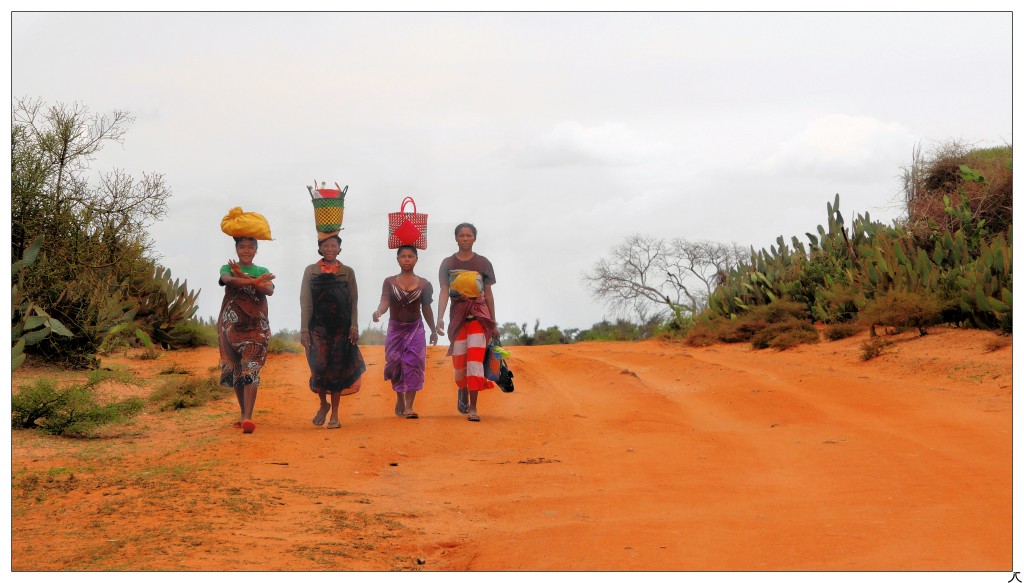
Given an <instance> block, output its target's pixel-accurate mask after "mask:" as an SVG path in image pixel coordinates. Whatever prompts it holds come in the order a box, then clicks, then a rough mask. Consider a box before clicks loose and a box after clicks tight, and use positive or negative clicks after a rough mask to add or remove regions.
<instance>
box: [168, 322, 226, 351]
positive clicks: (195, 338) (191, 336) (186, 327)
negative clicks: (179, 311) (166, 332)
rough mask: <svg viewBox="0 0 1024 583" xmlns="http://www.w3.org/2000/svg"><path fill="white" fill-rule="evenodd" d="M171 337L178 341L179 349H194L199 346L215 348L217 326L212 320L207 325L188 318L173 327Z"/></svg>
mask: <svg viewBox="0 0 1024 583" xmlns="http://www.w3.org/2000/svg"><path fill="white" fill-rule="evenodd" d="M172 335H173V336H174V337H175V338H177V339H178V343H177V346H178V347H180V348H196V347H199V346H217V325H216V323H214V322H213V321H212V320H211V322H209V323H207V322H205V321H203V320H201V319H196V318H190V319H188V320H185V321H184V322H179V323H178V324H177V325H175V326H174V328H173V332H172Z"/></svg>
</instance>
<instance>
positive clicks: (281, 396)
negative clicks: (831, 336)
mask: <svg viewBox="0 0 1024 583" xmlns="http://www.w3.org/2000/svg"><path fill="white" fill-rule="evenodd" d="M985 338H986V337H985V336H981V335H977V334H974V333H968V332H964V331H956V333H955V334H952V333H951V334H935V335H934V336H929V337H926V338H924V339H922V340H921V341H917V340H914V341H905V342H903V341H901V342H900V343H899V344H898V345H897V346H896V347H895V348H894V350H895V351H898V353H894V354H893V355H889V356H886V355H883V356H882V357H880V358H879V359H876V360H874V361H871V362H867V363H865V362H862V361H860V360H859V357H858V351H859V348H858V345H859V342H860V341H862V340H863V338H859V339H858V338H855V339H849V340H844V341H840V342H835V343H827V344H821V345H816V346H806V347H799V348H797V349H793V350H790V351H786V352H781V353H780V352H774V351H752V350H750V349H749V347H747V346H741V345H720V346H714V347H709V348H700V349H694V348H687V347H682V346H679V345H674V344H667V343H659V342H644V343H638V344H620V343H581V344H576V345H571V346H534V347H511V350H512V353H513V355H512V358H511V359H510V363H511V366H512V369H513V371H514V372H515V375H516V377H515V381H516V391H515V392H514V393H512V394H503V393H500V392H498V391H497V390H494V391H487V392H486V393H484V394H483V395H482V396H481V407H480V411H481V415H482V416H483V421H482V422H481V423H469V422H467V421H466V419H465V417H464V416H462V415H460V414H458V413H457V412H456V411H455V406H454V405H455V403H454V401H455V391H454V384H453V383H452V381H451V372H450V370H449V366H450V365H449V364H448V359H447V358H446V357H445V356H444V348H440V347H435V348H431V349H430V351H429V353H428V370H427V385H426V387H425V389H424V391H423V392H422V393H421V395H420V396H419V398H417V402H416V410H417V411H418V412H419V413H420V415H421V418H420V419H419V420H415V421H413V420H406V419H400V418H397V417H395V416H394V414H393V412H392V407H393V402H394V401H393V399H394V397H393V395H394V393H393V392H392V391H391V390H390V387H389V386H388V384H387V383H385V382H384V380H383V378H382V373H381V366H382V364H383V356H382V350H381V348H380V347H364V356H365V358H366V360H367V363H368V371H367V375H365V377H364V384H363V388H362V390H361V391H360V393H358V394H357V395H354V396H351V397H346V398H344V399H342V415H341V421H342V424H343V427H342V429H340V430H326V429H319V428H315V427H313V426H312V424H311V423H310V418H311V417H312V415H313V412H314V411H315V409H316V403H317V399H316V397H315V396H314V395H313V394H312V393H310V392H309V390H308V388H307V386H306V381H307V378H308V370H307V368H306V365H305V362H304V359H303V357H302V356H301V355H275V356H272V357H271V358H270V360H269V361H268V363H267V367H266V368H265V372H264V385H263V387H262V388H261V391H260V396H259V400H258V401H257V411H256V419H257V424H258V429H257V431H256V433H255V434H253V435H248V436H243V435H242V434H241V433H239V432H238V431H237V430H234V429H231V428H230V423H231V421H233V418H232V417H233V415H234V414H235V413H234V412H235V411H236V408H235V407H236V406H235V404H234V403H233V400H232V399H226V400H223V401H220V402H215V403H212V404H210V405H208V406H207V407H204V408H202V409H199V410H186V411H181V412H175V413H157V414H148V415H146V416H145V417H144V418H143V419H140V421H139V422H138V423H137V424H136V426H134V428H132V429H131V431H132V432H134V433H133V434H132V435H131V436H130V437H127V438H124V439H118V440H112V441H109V442H106V443H103V444H99V443H95V442H94V443H91V444H88V443H81V442H69V441H66V440H56V439H54V438H45V437H40V436H37V435H35V434H26V433H24V432H16V433H15V439H14V443H13V444H12V456H13V459H12V469H16V470H17V471H16V475H15V477H14V480H13V487H12V501H13V504H14V508H13V509H12V516H13V521H14V524H13V528H12V534H13V541H12V543H13V544H12V547H13V548H12V558H13V560H14V561H15V564H14V567H15V569H18V568H19V567H20V568H26V566H35V567H37V568H38V567H42V568H50V569H104V568H106V569H109V568H133V569H138V570H149V569H164V570H240V569H254V570H374V571H379V570H462V569H470V570H530V571H538V570H539V571H543V570H554V571H564V570H609V571H621V570H861V569H863V570H997V569H998V570H1006V569H1008V568H1009V557H1010V530H1011V523H1010V516H1011V514H1010V508H1011V504H1012V497H1011V492H1010V487H1009V482H1010V469H1011V463H1010V445H1011V444H1010V434H1009V420H1010V388H1009V384H1010V379H1011V377H1012V375H1011V366H1010V358H1009V354H1008V353H1007V352H1005V351H1004V352H1002V353H1000V352H996V353H988V352H985V351H984V344H985V342H986V340H985ZM896 354H898V357H897V356H896ZM166 357H170V358H174V359H175V362H176V363H177V364H181V365H182V366H185V367H188V368H191V369H192V370H193V371H194V374H196V375H207V374H209V370H208V369H209V367H210V366H211V365H212V364H214V363H215V362H216V351H215V350H207V349H202V350H197V351H192V352H188V353H184V354H181V353H169V354H168V355H166ZM115 360H116V359H115ZM115 364H117V365H119V366H120V365H124V366H130V367H133V370H138V371H140V372H139V374H144V373H143V372H142V371H144V370H148V369H147V367H150V368H151V367H154V366H156V367H160V368H162V367H165V366H167V363H166V362H162V363H160V364H158V365H157V364H149V363H146V362H144V361H136V360H130V359H122V360H120V361H117V362H116V363H115ZM145 374H153V373H152V371H150V372H149V373H145ZM56 470H59V471H61V472H63V471H74V472H75V476H76V478H75V480H76V481H75V482H74V483H73V484H72V483H70V482H67V478H66V474H64V473H54V471H56ZM154 471H159V472H164V473H162V474H153V473H152V472H154ZM146 472H149V473H146ZM49 476H52V477H49ZM32 479H38V480H39V485H38V486H34V485H33V484H32V483H31V480H32ZM62 480H63V481H62ZM65 483H67V484H68V485H67V486H63V484H65ZM33 488H34V489H33ZM47 488H48V490H47ZM58 494H59V496H58ZM33 497H38V500H34V499H33ZM108 509H114V511H113V512H110V511H108ZM57 520H59V521H60V523H61V524H62V525H63V527H62V528H61V529H60V530H59V531H54V529H53V528H52V524H53V523H54V521H57ZM43 549H59V551H58V552H56V553H54V552H52V551H49V552H44V551H43ZM243 554H244V555H245V556H246V557H247V558H248V562H247V563H245V564H244V565H243V564H239V563H238V562H237V557H238V556H240V555H243Z"/></svg>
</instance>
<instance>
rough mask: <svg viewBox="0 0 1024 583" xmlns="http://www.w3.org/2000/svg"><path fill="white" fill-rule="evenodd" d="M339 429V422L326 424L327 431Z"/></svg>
mask: <svg viewBox="0 0 1024 583" xmlns="http://www.w3.org/2000/svg"><path fill="white" fill-rule="evenodd" d="M339 428H341V422H339V421H331V422H330V423H328V424H327V429H339Z"/></svg>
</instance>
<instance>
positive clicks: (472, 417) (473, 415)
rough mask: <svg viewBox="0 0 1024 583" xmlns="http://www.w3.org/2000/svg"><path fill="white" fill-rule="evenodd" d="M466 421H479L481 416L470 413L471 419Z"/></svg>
mask: <svg viewBox="0 0 1024 583" xmlns="http://www.w3.org/2000/svg"><path fill="white" fill-rule="evenodd" d="M466 419H469V420H470V421H479V420H480V416H479V415H477V414H476V413H470V414H469V417H466Z"/></svg>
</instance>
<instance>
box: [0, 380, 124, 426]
mask: <svg viewBox="0 0 1024 583" xmlns="http://www.w3.org/2000/svg"><path fill="white" fill-rule="evenodd" d="M142 407H143V402H142V399H138V398H135V397H132V398H128V399H124V400H121V401H112V402H110V403H106V404H101V403H99V402H98V401H97V400H96V394H95V392H94V390H93V386H92V385H72V386H69V387H66V388H63V389H59V388H57V387H56V385H54V383H53V382H52V381H50V380H46V379H43V380H40V381H37V382H36V383H35V384H33V385H30V386H28V387H23V388H22V389H21V390H20V391H18V392H17V393H16V394H14V395H12V396H11V426H12V427H17V428H23V429H32V428H38V429H41V430H43V431H45V432H47V433H52V434H54V435H64V436H68V437H87V436H89V435H91V434H92V433H93V432H94V431H95V430H96V429H97V428H99V427H101V426H104V425H109V424H115V423H125V422H127V421H128V420H129V419H130V418H131V417H133V416H135V415H136V414H138V413H139V412H140V411H142Z"/></svg>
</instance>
